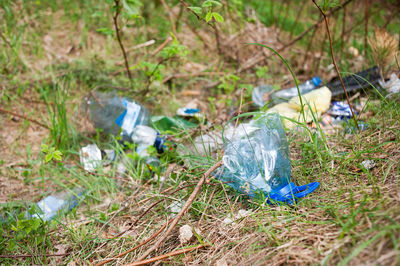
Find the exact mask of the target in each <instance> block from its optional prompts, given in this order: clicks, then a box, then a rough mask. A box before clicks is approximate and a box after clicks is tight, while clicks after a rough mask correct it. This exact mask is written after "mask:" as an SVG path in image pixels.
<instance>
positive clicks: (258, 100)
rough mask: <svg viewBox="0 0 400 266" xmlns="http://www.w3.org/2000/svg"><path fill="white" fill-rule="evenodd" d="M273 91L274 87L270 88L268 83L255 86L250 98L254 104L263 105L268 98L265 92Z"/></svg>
mask: <svg viewBox="0 0 400 266" xmlns="http://www.w3.org/2000/svg"><path fill="white" fill-rule="evenodd" d="M273 91H274V88H272V87H271V86H270V85H260V86H257V87H255V88H254V89H253V91H252V92H251V99H252V101H253V103H254V104H255V105H257V106H258V107H263V106H264V105H265V104H266V102H267V100H268V98H269V95H268V94H267V93H271V92H273Z"/></svg>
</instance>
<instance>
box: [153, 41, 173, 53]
mask: <svg viewBox="0 0 400 266" xmlns="http://www.w3.org/2000/svg"><path fill="white" fill-rule="evenodd" d="M171 41H172V37H171V36H168V38H167V39H165V41H164V42H163V43H162V44H161V45H160V46H158V47H157V48H156V49H155V50H154V51H153V52H152V53H151V55H156V54H158V52H160V51H161V50H162V49H164V47H165V46H166V45H167V44H168V43H169V42H171Z"/></svg>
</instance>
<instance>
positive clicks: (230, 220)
mask: <svg viewBox="0 0 400 266" xmlns="http://www.w3.org/2000/svg"><path fill="white" fill-rule="evenodd" d="M251 214H252V211H251V210H244V209H240V210H239V211H238V213H237V214H235V215H234V216H233V217H232V215H231V214H229V215H228V217H227V218H225V219H224V220H223V221H222V222H223V223H224V224H232V225H235V224H236V223H235V222H234V221H235V220H238V219H241V218H244V217H247V216H249V215H251Z"/></svg>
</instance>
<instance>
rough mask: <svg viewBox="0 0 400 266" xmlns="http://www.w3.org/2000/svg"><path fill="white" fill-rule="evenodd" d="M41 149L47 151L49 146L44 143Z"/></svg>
mask: <svg viewBox="0 0 400 266" xmlns="http://www.w3.org/2000/svg"><path fill="white" fill-rule="evenodd" d="M41 150H42V152H44V153H48V152H49V146H47V145H46V144H42V147H41Z"/></svg>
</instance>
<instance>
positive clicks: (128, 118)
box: [115, 100, 140, 136]
mask: <svg viewBox="0 0 400 266" xmlns="http://www.w3.org/2000/svg"><path fill="white" fill-rule="evenodd" d="M124 105H125V107H126V110H125V111H124V112H123V113H122V114H121V115H120V116H118V117H117V119H115V123H116V124H117V125H118V126H120V127H121V128H122V134H125V135H128V136H130V135H131V134H132V132H133V129H134V128H135V125H136V122H137V120H138V117H139V113H140V105H138V104H136V103H134V102H128V101H126V100H124Z"/></svg>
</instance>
